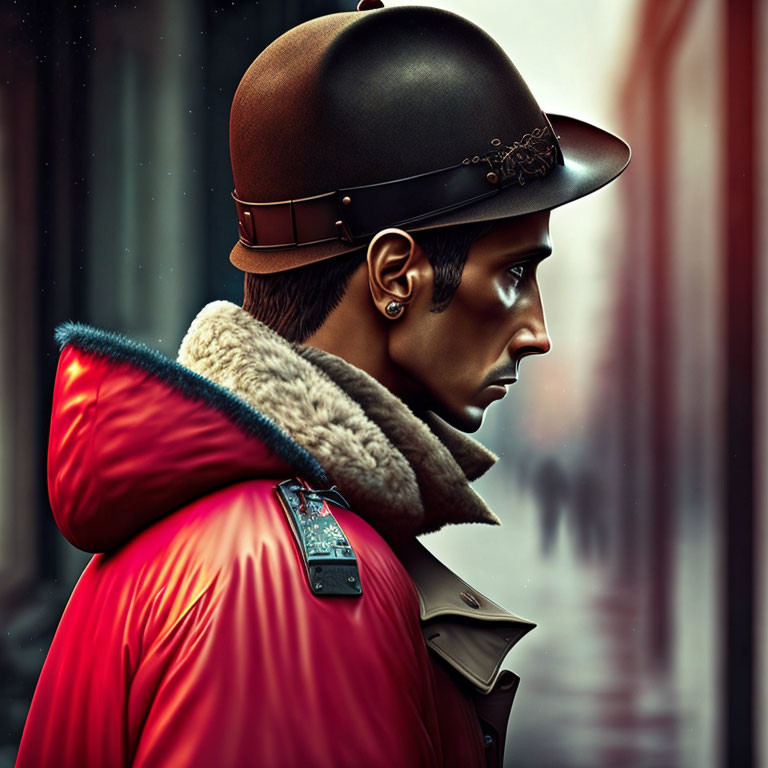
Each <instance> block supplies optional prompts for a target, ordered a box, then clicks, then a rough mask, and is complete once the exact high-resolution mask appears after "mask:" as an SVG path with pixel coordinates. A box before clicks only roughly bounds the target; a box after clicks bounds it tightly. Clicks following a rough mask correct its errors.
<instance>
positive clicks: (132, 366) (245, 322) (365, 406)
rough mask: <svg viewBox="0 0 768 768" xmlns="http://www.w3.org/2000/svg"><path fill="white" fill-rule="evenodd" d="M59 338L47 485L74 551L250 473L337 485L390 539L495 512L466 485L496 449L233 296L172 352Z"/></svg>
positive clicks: (73, 335)
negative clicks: (297, 340) (297, 339)
mask: <svg viewBox="0 0 768 768" xmlns="http://www.w3.org/2000/svg"><path fill="white" fill-rule="evenodd" d="M57 339H58V341H59V343H60V345H61V347H62V354H61V358H60V361H59V367H58V371H57V376H56V383H55V387H54V398H53V411H52V418H51V431H50V440H49V451H48V487H49V496H50V500H51V505H52V508H53V513H54V518H55V520H56V523H57V525H58V526H59V528H60V529H61V531H62V533H63V534H64V535H65V536H66V538H67V539H68V540H69V541H70V542H72V543H73V544H74V545H75V546H77V547H79V548H81V549H85V550H87V551H92V552H99V551H107V550H110V549H113V548H115V547H117V546H119V545H120V544H121V543H123V542H124V541H125V540H127V539H128V538H130V537H131V536H132V535H133V534H135V533H136V532H137V531H139V530H141V529H142V528H144V527H146V526H147V525H149V524H151V523H152V522H154V521H155V520H158V519H159V518H161V517H163V516H165V515H167V514H168V513H170V512H172V511H173V510H175V509H178V508H179V507H181V506H183V505H184V504H186V503H188V502H190V501H192V500H194V499H196V498H199V497H200V496H203V495H205V494H207V493H210V492H212V491H214V490H216V489H218V488H221V487H224V486H226V485H230V484H232V483H236V482H240V481H243V480H246V479H249V478H256V477H269V478H275V479H285V478H286V477H290V476H293V475H299V476H301V477H303V478H304V479H305V480H307V481H308V482H309V483H310V484H313V485H314V486H315V487H317V488H327V487H329V486H330V485H331V484H333V485H337V486H338V487H339V490H340V491H341V492H342V493H343V494H344V495H345V497H346V498H347V500H348V501H349V502H350V504H351V506H352V509H353V510H354V511H355V512H356V513H357V514H359V515H360V516H361V517H364V518H365V519H366V520H367V521H368V522H370V523H371V524H372V525H373V526H374V527H375V528H377V529H378V530H379V531H380V532H381V533H383V534H384V535H385V536H388V537H389V538H399V537H407V536H412V535H414V534H418V533H424V532H426V531H430V530H436V529H438V528H439V527H441V526H442V525H443V524H445V523H458V522H486V523H491V524H494V523H497V522H498V519H497V518H496V517H495V515H493V513H492V512H490V510H488V508H487V507H486V505H485V503H484V502H483V501H482V499H481V498H480V497H479V496H478V495H477V494H476V493H475V492H474V491H473V490H472V488H471V487H470V485H469V481H470V480H471V479H474V478H475V477H477V476H479V475H480V474H482V473H483V472H484V471H485V470H487V469H488V468H489V467H490V466H491V465H492V464H493V463H494V461H495V457H494V456H493V454H491V453H490V452H489V451H487V450H486V449H485V448H483V447H482V446H480V445H479V444H478V443H476V442H475V441H474V440H471V439H470V438H468V437H467V436H465V435H463V434H461V433H459V432H457V431H456V430H453V429H452V428H451V427H449V426H448V425H447V424H445V423H444V422H441V421H440V420H439V419H437V417H430V421H429V425H427V424H426V423H425V422H423V421H421V420H420V419H418V418H417V417H416V416H415V415H414V414H413V413H412V412H411V411H410V410H409V409H408V408H407V406H406V405H405V404H404V403H402V401H400V400H399V399H398V398H397V397H395V396H394V395H392V394H391V393H390V392H389V391H388V390H386V389H385V388H384V387H382V386H381V385H380V384H379V383H378V382H376V381H375V380H374V379H373V378H371V377H370V376H368V375H367V374H365V373H364V372H362V371H360V370H359V369H357V368H355V367H354V366H352V365H350V364H349V363H346V362H345V361H343V360H341V359H340V358H338V357H335V356H334V355H330V354H328V353H325V352H322V351H321V350H317V349H312V348H309V347H301V346H299V345H292V344H290V343H289V342H287V341H286V340H285V339H284V338H282V337H281V336H279V335H278V334H276V333H274V332H273V331H272V330H271V329H269V328H267V327H266V326H264V325H263V324H262V323H260V322H258V321H257V320H255V319H254V318H253V317H251V315H249V314H248V313H247V312H245V311H243V310H242V309H241V308H240V307H238V306H236V305H234V304H231V303H229V302H223V301H219V302H213V303H212V304H209V305H208V306H207V307H205V308H204V309H203V310H202V311H201V312H200V314H199V315H198V316H197V318H196V319H195V321H194V322H193V323H192V325H191V327H190V329H189V331H188V332H187V334H186V336H185V338H184V341H183V342H182V344H181V348H180V351H179V358H178V362H173V361H171V360H169V359H168V358H166V357H164V356H163V355H160V354H159V353H157V352H154V351H153V350H151V349H149V348H148V347H145V346H144V345H141V344H137V343H135V342H133V341H131V340H129V339H127V338H126V337H124V336H121V335H119V334H113V333H107V332H104V331H100V330H97V329H93V328H90V327H88V326H84V325H80V324H72V323H67V324H64V325H63V326H60V328H59V329H58V330H57Z"/></svg>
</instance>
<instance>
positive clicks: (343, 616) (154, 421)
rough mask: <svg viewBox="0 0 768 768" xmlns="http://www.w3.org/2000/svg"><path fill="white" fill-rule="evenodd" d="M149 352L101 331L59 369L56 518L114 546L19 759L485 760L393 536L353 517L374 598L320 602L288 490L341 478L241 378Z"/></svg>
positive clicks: (345, 518)
mask: <svg viewBox="0 0 768 768" xmlns="http://www.w3.org/2000/svg"><path fill="white" fill-rule="evenodd" d="M96 334H98V332H96ZM134 352H135V350H132V348H131V347H130V345H129V344H126V345H124V346H121V342H119V340H118V341H117V342H116V341H115V337H103V338H95V340H94V339H93V338H92V339H90V341H89V340H88V339H87V338H86V339H85V340H83V339H81V340H80V343H78V344H76V345H73V344H70V345H68V346H66V347H65V348H64V350H63V352H62V356H61V359H60V362H59V369H58V374H57V380H56V385H55V392H54V402H53V416H52V423H51V431H50V449H49V461H48V482H49V492H50V498H51V503H52V508H53V512H54V516H55V519H56V522H57V524H58V526H59V528H60V529H61V530H62V532H63V533H64V534H65V535H66V536H67V538H68V539H69V540H70V541H72V542H73V543H74V544H76V545H77V546H80V547H81V548H83V549H87V550H89V551H97V552H100V553H101V554H97V555H95V556H94V557H93V559H92V560H91V562H90V563H89V565H88V566H87V568H86V569H85V571H84V573H83V575H82V576H81V578H80V580H79V582H78V584H77V586H76V588H75V590H74V592H73V594H72V597H71V599H70V601H69V604H68V605H67V608H66V611H65V613H64V616H63V618H62V620H61V623H60V625H59V628H58V630H57V632H56V636H55V638H54V641H53V644H52V646H51V649H50V652H49V654H48V657H47V660H46V662H45V665H44V667H43V670H42V673H41V676H40V680H39V683H38V686H37V689H36V692H35V696H34V699H33V702H32V706H31V709H30V712H29V716H28V719H27V723H26V727H25V730H24V734H23V738H22V741H21V747H20V751H19V756H18V763H17V765H18V766H20V767H21V768H26V767H27V766H30V767H31V766H35V767H36V768H39V767H40V766H57V767H58V768H67V767H68V766H72V768H88V767H89V766H93V767H94V768H96V766H98V767H100V768H101V767H103V766H127V765H131V766H136V767H138V766H141V767H142V768H145V767H149V766H158V767H160V766H162V767H163V768H168V767H169V766H279V767H280V768H288V767H290V766H309V767H312V766H317V767H318V768H320V767H321V766H328V768H331V767H332V768H340V767H341V766H368V767H369V768H373V767H375V766H398V767H400V768H404V767H405V766H449V765H450V766H465V767H466V766H478V767H479V766H481V765H485V749H484V744H483V736H482V733H481V730H480V727H479V725H478V721H477V716H476V714H475V711H474V709H473V705H472V703H471V701H470V700H469V699H468V698H466V697H465V696H464V695H463V694H462V693H461V691H460V690H459V688H458V687H457V685H456V684H455V682H454V681H453V679H452V678H451V677H450V675H449V674H448V672H447V671H446V670H445V669H444V668H443V666H442V665H439V664H438V663H436V662H435V661H434V660H433V659H432V657H431V656H430V655H429V654H428V651H427V648H426V645H425V641H424V637H423V635H422V631H421V627H420V622H419V598H418V595H417V592H416V589H415V588H414V584H413V581H412V580H411V578H410V577H409V574H408V573H407V572H406V570H405V569H404V567H403V565H402V564H401V562H400V560H399V559H398V558H397V557H396V556H395V555H394V553H393V551H392V549H391V548H390V546H389V545H388V544H387V542H385V540H384V539H383V538H382V537H381V536H380V535H379V534H378V533H377V532H376V531H375V530H374V529H373V528H372V527H371V526H370V525H368V524H367V523H366V522H365V521H364V520H363V519H362V518H361V517H359V516H357V515H355V514H354V513H353V512H349V511H346V510H344V509H341V508H339V507H334V508H333V511H334V514H335V516H336V518H337V520H338V521H339V523H340V524H341V526H342V528H343V530H344V531H345V533H346V534H347V537H348V538H349V540H350V542H351V544H352V546H353V548H354V550H355V553H356V555H357V559H358V565H359V569H360V579H361V584H362V587H363V595H362V597H359V598H354V597H348V598H347V597H316V596H314V595H313V594H312V593H311V591H310V589H309V586H308V583H307V580H306V574H305V571H304V568H303V563H302V561H301V558H300V555H299V553H298V550H297V547H296V544H295V542H294V539H293V536H292V533H291V531H290V528H289V525H288V522H287V520H286V517H285V514H284V512H283V511H282V508H281V507H280V504H279V502H278V500H277V498H276V496H275V493H274V486H275V484H276V482H278V481H280V480H283V479H286V478H289V477H292V476H295V475H296V474H301V475H302V476H304V477H307V478H308V479H310V481H312V480H313V479H314V480H317V478H318V475H320V476H322V469H321V468H320V467H319V465H317V464H316V462H314V460H313V459H312V457H311V456H309V455H308V454H306V452H303V451H302V449H300V448H299V447H298V446H296V445H295V444H293V443H291V441H290V440H289V439H288V438H286V437H285V436H284V435H282V434H281V433H280V432H279V431H278V430H277V429H276V428H275V427H274V425H272V424H271V423H270V422H268V421H267V420H266V419H264V418H263V417H260V416H259V415H258V414H256V413H255V412H254V411H250V412H249V411H248V410H247V409H243V408H242V407H241V405H242V404H238V401H236V399H235V398H233V397H229V396H227V393H226V392H225V391H224V390H221V389H220V388H218V387H216V386H215V385H212V384H210V383H209V382H206V381H205V380H204V379H202V378H200V377H196V376H195V375H194V374H190V376H189V377H187V378H185V377H184V376H180V375H179V370H183V369H180V367H178V366H176V369H179V370H176V369H174V366H173V364H170V363H168V364H167V365H164V364H162V363H161V362H160V357H159V356H157V358H156V359H155V358H153V357H152V356H151V355H149V356H148V355H147V353H142V354H143V355H144V357H142V356H141V355H138V356H137V355H135V354H134ZM313 475H314V476H315V477H314V478H313V477H312V476H313Z"/></svg>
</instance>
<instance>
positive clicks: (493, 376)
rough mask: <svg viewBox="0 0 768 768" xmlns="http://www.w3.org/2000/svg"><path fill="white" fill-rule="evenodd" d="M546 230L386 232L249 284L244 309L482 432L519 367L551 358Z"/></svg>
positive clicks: (495, 225) (538, 221)
mask: <svg viewBox="0 0 768 768" xmlns="http://www.w3.org/2000/svg"><path fill="white" fill-rule="evenodd" d="M548 225H549V213H548V212H543V213H537V214H529V215H527V216H520V217H515V218H512V219H507V220H502V221H499V222H491V223H481V224H474V225H469V226H464V227H458V228H449V229H445V230H435V231H431V232H429V233H428V234H427V235H426V236H425V233H421V234H420V235H417V236H416V237H414V236H411V235H410V234H408V233H407V232H405V231H403V230H400V229H387V230H383V231H382V232H380V233H378V234H377V235H376V236H375V237H374V238H373V239H372V241H371V243H370V245H369V247H368V249H367V253H362V254H357V255H354V256H349V255H347V256H342V257H337V259H331V260H329V261H328V262H320V263H319V264H316V265H312V266H311V267H303V268H300V269H296V270H290V271H288V272H284V273H277V274H275V275H263V276H256V275H249V276H247V277H246V298H245V303H244V307H245V308H246V309H247V310H248V311H249V312H251V314H253V315H254V316H255V317H257V318H258V319H260V320H262V321H263V322H266V323H267V324H269V325H271V326H272V327H273V328H274V329H275V330H277V331H278V332H281V333H283V335H285V336H286V337H287V338H289V339H291V340H294V341H302V342H307V343H310V344H314V345H316V346H320V347H323V348H325V349H329V351H332V352H334V353H336V354H339V355H340V356H342V357H344V358H346V359H348V360H350V362H353V363H355V364H356V365H358V366H359V367H361V368H363V369H364V370H367V371H368V372H369V373H371V374H372V375H374V376H375V377H376V378H378V379H379V380H380V381H382V383H384V384H385V385H386V386H388V387H389V388H390V389H391V390H392V391H394V392H395V393H396V394H398V395H399V396H401V397H403V398H404V399H405V400H406V401H407V402H408V403H409V404H410V405H411V406H412V407H413V408H414V409H416V410H419V411H421V410H432V411H435V412H436V413H438V414H439V415H441V416H443V418H445V419H446V420H447V421H448V422H449V423H451V424H453V425H454V426H456V427H458V428H460V429H463V430H465V431H474V430H476V429H477V428H478V427H479V426H480V423H481V421H482V417H483V413H484V411H485V409H486V408H487V406H488V405H490V403H491V402H493V401H494V400H497V399H499V398H501V397H503V396H504V394H505V393H506V386H507V385H509V384H511V383H513V382H514V381H515V380H516V379H517V376H518V366H519V362H520V360H521V359H522V358H523V357H525V356H526V355H531V354H541V353H544V352H546V351H547V350H548V349H549V346H550V343H549V339H548V337H547V332H546V326H545V322H544V315H543V309H542V305H541V300H540V297H539V291H538V285H537V281H536V266H537V264H538V262H539V261H540V260H541V259H542V258H544V257H546V256H547V255H548V254H549V253H550V244H549V226H548ZM333 262H338V263H336V264H334V263H333ZM393 303H394V304H395V305H399V307H396V311H395V312H394V313H393V312H392V305H393Z"/></svg>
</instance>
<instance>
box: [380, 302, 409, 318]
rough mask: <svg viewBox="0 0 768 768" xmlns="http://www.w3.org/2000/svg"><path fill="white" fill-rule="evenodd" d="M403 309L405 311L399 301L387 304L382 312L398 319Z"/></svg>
mask: <svg viewBox="0 0 768 768" xmlns="http://www.w3.org/2000/svg"><path fill="white" fill-rule="evenodd" d="M403 309H405V307H404V306H403V305H402V304H401V303H400V302H399V301H390V302H389V304H387V306H386V307H384V311H385V312H386V313H387V315H388V316H389V317H392V318H395V317H399V316H400V314H401V313H402V311H403Z"/></svg>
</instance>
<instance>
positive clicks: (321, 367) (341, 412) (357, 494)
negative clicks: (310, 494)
mask: <svg viewBox="0 0 768 768" xmlns="http://www.w3.org/2000/svg"><path fill="white" fill-rule="evenodd" d="M178 362H179V363H181V364H182V365H184V366H186V367H187V368H189V369H191V370H193V371H195V372H196V373H198V374H200V375H201V376H203V377H205V378H207V379H209V380H211V381H213V382H215V383H216V384H219V385H220V386H222V387H225V388H226V389H228V390H230V391H231V392H233V393H234V394H235V395H237V396H238V397H239V398H240V399H242V400H244V401H245V402H246V403H247V404H249V405H250V406H251V407H253V408H255V409H256V410H257V411H259V412H261V413H262V414H264V415H265V416H267V417H268V418H270V419H271V420H272V421H273V422H274V423H275V424H276V425H277V426H278V427H279V428H280V429H281V430H283V431H284V432H285V433H287V435H288V436H289V437H290V438H292V439H293V440H294V441H295V442H296V443H298V445H300V446H301V447H302V448H304V449H305V450H307V451H308V452H309V453H310V454H311V455H312V456H314V457H315V458H316V459H317V460H318V461H319V463H320V465H321V466H322V467H323V469H324V470H325V471H326V473H327V475H328V477H329V479H330V480H331V482H332V483H333V484H335V485H337V486H338V487H339V490H341V492H342V493H343V494H344V496H345V497H346V498H347V500H348V501H349V503H350V505H351V506H352V509H354V510H355V512H357V513H358V514H359V515H360V516H361V517H364V518H365V519H366V520H368V522H370V523H371V524H372V525H373V526H374V527H375V528H376V529H377V530H379V531H380V532H381V533H382V534H384V535H386V536H388V537H390V538H392V537H395V538H399V537H401V536H412V535H414V534H419V533H426V532H428V531H434V530H437V529H438V528H440V527H441V526H443V525H444V524H446V523H468V522H482V523H490V524H498V522H499V521H498V518H497V517H496V516H495V515H494V514H493V513H492V512H491V511H490V510H489V509H488V507H487V506H486V505H485V502H483V500H482V499H481V498H480V497H479V496H478V495H477V494H476V493H475V492H474V490H473V489H472V488H471V487H470V485H469V481H470V480H473V479H475V478H477V477H479V476H480V475H481V474H483V473H484V472H485V471H486V470H487V469H488V468H489V467H490V466H492V465H493V463H494V462H495V461H496V457H495V456H494V455H493V454H492V453H490V451H487V450H486V449H485V448H484V447H483V446H481V445H480V444H479V443H477V442H475V441H474V440H472V439H470V438H469V437H467V436H466V435H463V434H462V433H460V432H458V431H457V430H454V429H453V428H452V427H450V426H448V425H447V424H446V423H445V422H442V421H441V420H439V419H438V418H437V417H436V416H433V417H430V420H429V426H427V424H426V423H425V422H423V421H421V420H420V419H419V418H417V417H416V416H415V415H414V414H413V413H412V412H411V410H410V409H409V408H408V407H407V406H406V405H405V404H404V403H403V402H402V401H401V400H400V399H399V398H397V397H395V396H394V395H393V394H392V393H390V392H389V391H388V390H387V389H386V388H385V387H383V386H382V385H381V384H379V383H378V382H377V381H376V380H375V379H373V378H372V377H371V376H369V375H368V374H366V373H365V372H364V371H361V370H360V369H358V368H356V367H355V366H352V365H350V364H349V363H347V362H346V361H344V360H342V359H341V358H339V357H336V356H335V355H331V354H329V353H327V352H324V351H322V350H319V349H314V348H312V347H303V346H299V345H293V344H291V343H290V342H288V341H286V340H285V339H284V338H283V337H282V336H279V335H278V334H276V333H275V332H274V331H272V330H271V329H270V328H268V327H267V326H265V325H264V324H263V323H260V322H259V321H258V320H256V319H255V318H253V317H252V316H251V315H250V314H248V313H247V312H245V311H244V310H243V309H241V308H240V307H238V306H236V305H235V304H232V303H230V302H227V301H215V302H213V303H211V304H208V305H207V306H206V307H204V308H203V309H202V310H201V312H200V313H199V314H198V316H197V317H196V318H195V320H194V321H193V322H192V325H191V326H190V328H189V330H188V331H187V334H186V336H185V337H184V340H183V341H182V343H181V347H180V349H179V355H178Z"/></svg>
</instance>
